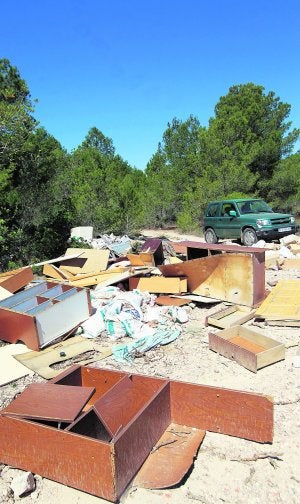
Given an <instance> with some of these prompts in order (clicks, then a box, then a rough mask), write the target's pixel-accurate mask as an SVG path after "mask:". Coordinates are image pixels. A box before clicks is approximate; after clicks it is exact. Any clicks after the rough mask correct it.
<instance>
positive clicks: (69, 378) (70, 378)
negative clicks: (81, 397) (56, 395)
mask: <svg viewBox="0 0 300 504" xmlns="http://www.w3.org/2000/svg"><path fill="white" fill-rule="evenodd" d="M82 369H83V368H82V367H81V366H79V365H78V364H73V366H70V367H69V368H68V369H65V371H62V372H61V373H60V374H59V375H57V376H55V377H54V378H52V380H50V381H49V382H48V384H49V383H53V384H54V383H55V384H57V385H76V386H78V387H81V386H82V385H83V383H82Z"/></svg>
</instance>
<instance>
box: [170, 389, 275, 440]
mask: <svg viewBox="0 0 300 504" xmlns="http://www.w3.org/2000/svg"><path fill="white" fill-rule="evenodd" d="M170 387H171V415H172V421H173V422H175V423H178V424H183V425H188V426H192V427H197V428H198V429H203V430H208V431H212V432H219V433H221V434H228V435H230V436H237V437H241V438H245V439H250V440H252V441H258V442H260V443H267V442H272V439H273V403H272V400H271V399H269V398H267V397H264V396H261V395H258V394H252V393H250V392H239V391H236V390H228V389H223V388H218V387H209V386H205V385H195V384H189V383H182V382H176V381H174V382H171V383H170Z"/></svg>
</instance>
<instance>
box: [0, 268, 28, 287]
mask: <svg viewBox="0 0 300 504" xmlns="http://www.w3.org/2000/svg"><path fill="white" fill-rule="evenodd" d="M32 280H33V272H32V269H31V267H30V266H26V267H25V268H20V269H17V270H12V271H7V272H6V273H1V274H0V285H1V287H4V288H5V289H6V290H8V291H9V292H17V291H18V290H20V289H22V287H25V286H26V285H27V284H28V283H29V282H31V281H32Z"/></svg>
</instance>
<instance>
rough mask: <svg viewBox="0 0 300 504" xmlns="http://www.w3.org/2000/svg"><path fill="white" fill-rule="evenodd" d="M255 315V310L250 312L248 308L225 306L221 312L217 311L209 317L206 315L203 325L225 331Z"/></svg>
mask: <svg viewBox="0 0 300 504" xmlns="http://www.w3.org/2000/svg"><path fill="white" fill-rule="evenodd" d="M254 315H255V310H252V309H251V308H249V307H248V306H239V305H234V306H227V307H226V308H223V309H222V310H219V311H217V312H215V313H212V314H211V315H208V317H206V319H205V325H206V326H208V325H212V326H215V327H219V328H220V329H227V328H228V327H232V326H235V325H242V324H244V323H245V322H248V320H250V319H252V318H253V317H254Z"/></svg>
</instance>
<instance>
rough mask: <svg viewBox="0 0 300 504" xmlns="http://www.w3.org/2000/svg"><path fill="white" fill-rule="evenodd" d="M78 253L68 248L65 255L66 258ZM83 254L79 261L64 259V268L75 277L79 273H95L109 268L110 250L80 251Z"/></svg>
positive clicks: (74, 249)
mask: <svg viewBox="0 0 300 504" xmlns="http://www.w3.org/2000/svg"><path fill="white" fill-rule="evenodd" d="M77 251H78V249H76V248H68V249H67V250H66V253H65V258H66V257H67V256H68V255H73V254H75V253H76V252H77ZM80 251H81V252H82V253H81V255H80V257H79V258H77V259H70V260H69V261H68V260H66V259H64V268H67V269H68V271H69V272H70V273H73V274H74V275H75V274H77V273H94V272H97V271H104V270H106V268H107V264H108V258H109V250H106V249H100V250H98V249H80Z"/></svg>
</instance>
